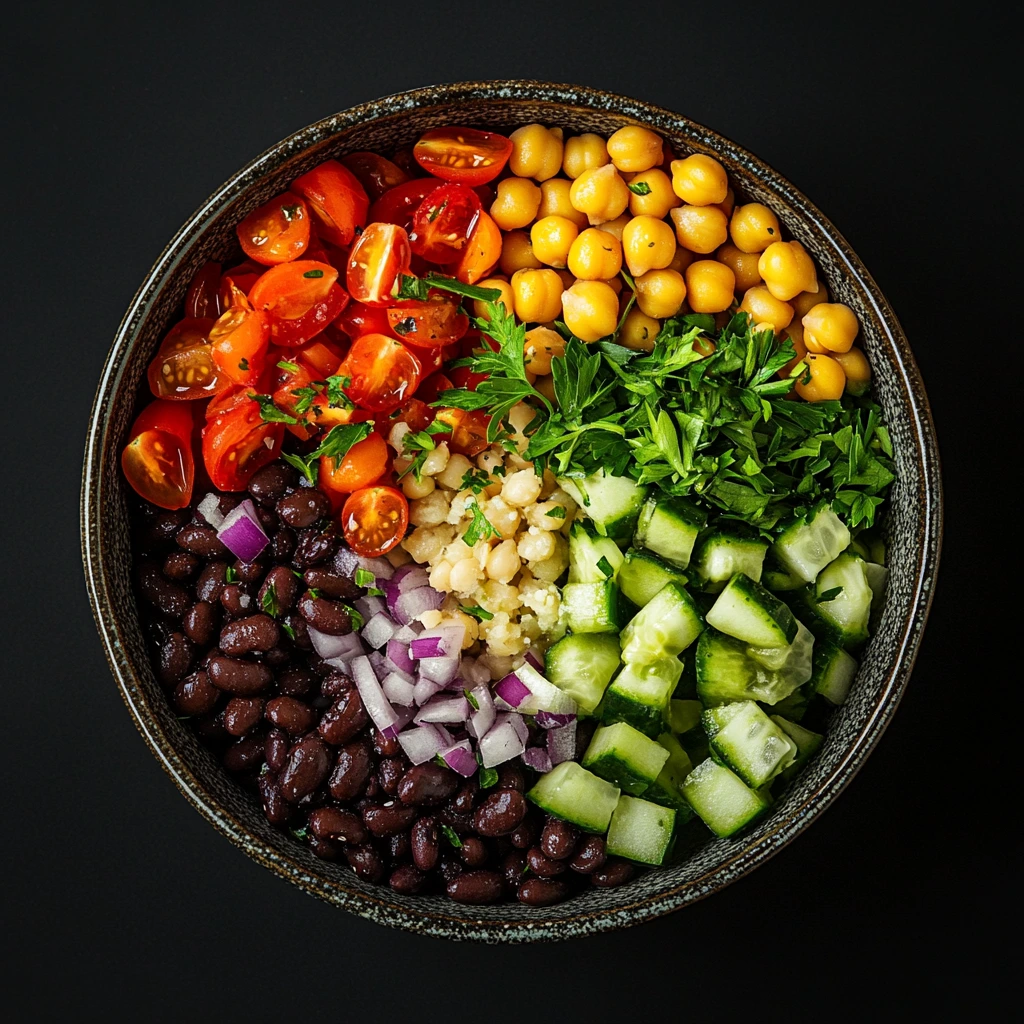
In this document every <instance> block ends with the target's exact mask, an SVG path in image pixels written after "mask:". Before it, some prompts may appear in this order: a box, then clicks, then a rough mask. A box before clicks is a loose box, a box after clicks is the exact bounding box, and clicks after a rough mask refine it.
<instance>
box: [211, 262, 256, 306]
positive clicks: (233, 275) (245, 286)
mask: <svg viewBox="0 0 1024 1024" xmlns="http://www.w3.org/2000/svg"><path fill="white" fill-rule="evenodd" d="M265 270H266V267H264V266H263V265H262V264H261V263H256V262H255V261H253V260H246V261H245V262H244V263H240V264H239V265H238V266H237V267H231V268H230V269H229V270H225V271H224V273H223V274H222V275H221V278H220V287H219V289H218V292H217V301H218V303H219V305H220V309H221V313H224V312H225V311H226V310H228V309H230V308H231V307H232V306H239V305H245V303H243V302H239V298H238V297H239V296H240V295H241V296H243V297H245V298H246V299H247V298H248V295H249V290H250V289H251V288H252V286H253V285H254V284H255V283H256V282H257V281H258V280H259V279H260V278H261V277H262V276H263V272H264V271H265Z"/></svg>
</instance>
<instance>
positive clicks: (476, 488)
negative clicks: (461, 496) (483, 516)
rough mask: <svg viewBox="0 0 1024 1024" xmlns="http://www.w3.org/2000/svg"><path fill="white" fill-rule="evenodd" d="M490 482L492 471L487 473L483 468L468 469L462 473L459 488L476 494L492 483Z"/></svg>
mask: <svg viewBox="0 0 1024 1024" xmlns="http://www.w3.org/2000/svg"><path fill="white" fill-rule="evenodd" d="M490 482H491V475H490V473H485V472H484V471H483V470H482V469H467V470H466V472H465V473H463V475H462V482H461V483H460V484H459V490H460V491H472V492H473V493H474V494H479V493H480V492H481V491H482V490H483V489H484V488H485V487H487V486H489V485H490Z"/></svg>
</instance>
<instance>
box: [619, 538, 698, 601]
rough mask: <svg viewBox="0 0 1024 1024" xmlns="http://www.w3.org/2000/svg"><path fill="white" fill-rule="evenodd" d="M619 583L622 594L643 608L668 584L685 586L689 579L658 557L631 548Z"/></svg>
mask: <svg viewBox="0 0 1024 1024" xmlns="http://www.w3.org/2000/svg"><path fill="white" fill-rule="evenodd" d="M618 583H619V588H620V589H621V590H622V593H623V594H625V595H626V597H628V598H629V599H630V601H632V602H633V604H635V605H636V606H637V607H638V608H643V606H644V605H645V604H647V602H648V601H650V599H651V598H652V597H654V595H655V594H656V593H658V591H659V590H661V588H662V587H663V586H665V584H666V583H678V584H679V585H680V586H685V585H686V583H687V579H686V576H685V575H684V574H683V573H681V572H680V571H679V570H678V569H674V568H673V567H672V566H671V565H669V564H668V563H667V562H663V561H662V560H661V559H660V558H658V556H657V555H652V554H651V553H650V552H649V551H637V550H636V549H635V548H630V549H629V550H628V551H627V552H626V560H625V561H624V562H623V564H622V568H621V569H619V579H618Z"/></svg>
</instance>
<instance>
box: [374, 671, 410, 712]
mask: <svg viewBox="0 0 1024 1024" xmlns="http://www.w3.org/2000/svg"><path fill="white" fill-rule="evenodd" d="M380 688H381V690H382V691H383V693H384V696H385V697H387V699H388V700H389V701H390V702H391V703H392V704H401V705H402V706H403V707H407V708H408V707H413V706H414V705H415V696H414V694H415V690H416V684H415V683H414V682H413V681H412V680H411V679H410V678H409V677H408V676H406V675H404V674H402V673H399V672H389V673H388V674H387V675H386V676H385V677H384V679H383V681H382V682H381V684H380Z"/></svg>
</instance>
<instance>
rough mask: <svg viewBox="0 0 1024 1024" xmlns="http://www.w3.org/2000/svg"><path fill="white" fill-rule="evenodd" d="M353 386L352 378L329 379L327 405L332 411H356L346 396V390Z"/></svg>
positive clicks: (335, 376)
mask: <svg viewBox="0 0 1024 1024" xmlns="http://www.w3.org/2000/svg"><path fill="white" fill-rule="evenodd" d="M351 384H352V378H351V377H339V376H337V375H334V376H332V377H328V378H327V405H328V406H329V407H330V408H331V409H354V408H355V406H354V405H353V403H352V400H351V399H350V398H349V397H348V395H346V394H345V391H344V388H347V387H349V386H350V385H351Z"/></svg>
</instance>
